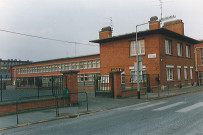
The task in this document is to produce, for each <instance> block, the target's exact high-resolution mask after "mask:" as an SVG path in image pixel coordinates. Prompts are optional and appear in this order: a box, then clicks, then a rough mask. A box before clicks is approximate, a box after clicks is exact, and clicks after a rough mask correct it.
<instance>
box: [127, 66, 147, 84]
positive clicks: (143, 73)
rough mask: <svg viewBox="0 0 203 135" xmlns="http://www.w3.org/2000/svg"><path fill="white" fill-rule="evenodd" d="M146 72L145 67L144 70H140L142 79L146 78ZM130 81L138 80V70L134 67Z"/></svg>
mask: <svg viewBox="0 0 203 135" xmlns="http://www.w3.org/2000/svg"><path fill="white" fill-rule="evenodd" d="M145 75H146V72H145V69H143V70H142V71H140V75H139V76H140V81H141V82H142V81H144V80H145V79H146V77H145ZM130 82H131V83H134V82H137V71H135V70H134V69H132V70H130Z"/></svg>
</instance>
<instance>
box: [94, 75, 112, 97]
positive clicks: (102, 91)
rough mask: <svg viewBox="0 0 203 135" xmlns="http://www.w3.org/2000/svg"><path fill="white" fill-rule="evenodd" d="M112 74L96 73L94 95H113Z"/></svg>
mask: <svg viewBox="0 0 203 135" xmlns="http://www.w3.org/2000/svg"><path fill="white" fill-rule="evenodd" d="M113 95H114V90H113V76H112V75H98V76H95V96H110V97H113Z"/></svg>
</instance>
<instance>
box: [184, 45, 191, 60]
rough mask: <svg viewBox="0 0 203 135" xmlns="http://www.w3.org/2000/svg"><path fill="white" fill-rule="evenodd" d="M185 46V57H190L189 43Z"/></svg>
mask: <svg viewBox="0 0 203 135" xmlns="http://www.w3.org/2000/svg"><path fill="white" fill-rule="evenodd" d="M185 48H186V49H185V50H186V57H187V58H190V55H191V54H190V52H191V48H190V46H189V45H186V46H185Z"/></svg>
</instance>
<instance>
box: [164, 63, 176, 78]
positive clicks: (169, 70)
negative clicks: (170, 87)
mask: <svg viewBox="0 0 203 135" xmlns="http://www.w3.org/2000/svg"><path fill="white" fill-rule="evenodd" d="M173 70H174V66H173V65H166V78H167V81H173V80H174V77H173Z"/></svg>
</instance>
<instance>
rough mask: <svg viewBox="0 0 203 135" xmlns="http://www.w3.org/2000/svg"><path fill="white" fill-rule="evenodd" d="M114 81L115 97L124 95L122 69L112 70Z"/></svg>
mask: <svg viewBox="0 0 203 135" xmlns="http://www.w3.org/2000/svg"><path fill="white" fill-rule="evenodd" d="M110 74H112V78H111V79H112V83H113V88H114V89H113V90H114V98H119V97H122V88H121V71H112V72H110Z"/></svg>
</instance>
